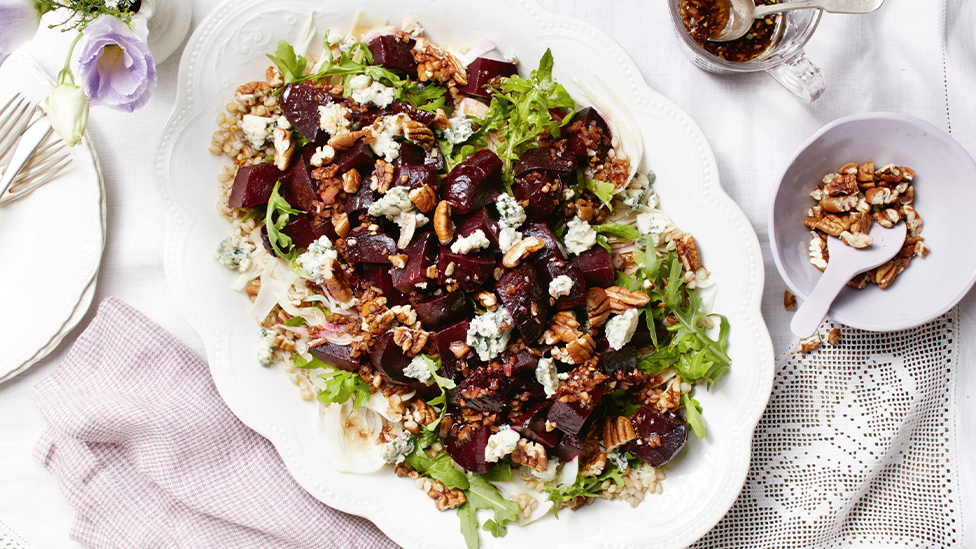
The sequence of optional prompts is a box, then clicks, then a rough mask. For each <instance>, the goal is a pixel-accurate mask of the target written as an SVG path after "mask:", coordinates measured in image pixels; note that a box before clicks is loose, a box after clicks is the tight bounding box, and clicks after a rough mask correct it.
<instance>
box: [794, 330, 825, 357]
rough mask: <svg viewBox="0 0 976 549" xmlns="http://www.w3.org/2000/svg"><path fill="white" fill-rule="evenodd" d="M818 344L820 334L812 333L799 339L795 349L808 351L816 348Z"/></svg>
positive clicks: (803, 351)
mask: <svg viewBox="0 0 976 549" xmlns="http://www.w3.org/2000/svg"><path fill="white" fill-rule="evenodd" d="M819 346H820V334H813V335H812V336H810V337H807V338H804V339H801V340H800V341H799V342H798V343H797V344H796V351H797V352H800V353H809V352H810V351H812V350H814V349H816V348H817V347H819Z"/></svg>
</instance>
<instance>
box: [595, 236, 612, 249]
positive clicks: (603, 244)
mask: <svg viewBox="0 0 976 549" xmlns="http://www.w3.org/2000/svg"><path fill="white" fill-rule="evenodd" d="M596 243H597V244H599V245H600V247H601V248H603V249H604V250H606V251H608V252H610V253H613V250H612V249H610V243H609V242H607V237H605V236H603V235H602V234H598V235H596Z"/></svg>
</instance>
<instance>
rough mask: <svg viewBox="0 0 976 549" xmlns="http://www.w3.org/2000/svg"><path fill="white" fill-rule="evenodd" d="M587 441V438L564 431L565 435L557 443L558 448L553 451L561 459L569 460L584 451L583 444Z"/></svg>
mask: <svg viewBox="0 0 976 549" xmlns="http://www.w3.org/2000/svg"><path fill="white" fill-rule="evenodd" d="M553 432H555V431H553ZM585 442H586V441H585V440H583V439H581V438H579V437H577V436H575V435H570V434H566V433H563V436H562V438H561V439H559V444H558V445H556V449H555V451H554V452H553V453H554V454H556V457H558V458H559V459H561V460H563V461H569V460H571V459H573V458H574V457H576V456H578V455H580V452H582V451H583V444H584V443H585Z"/></svg>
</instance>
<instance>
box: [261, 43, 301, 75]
mask: <svg viewBox="0 0 976 549" xmlns="http://www.w3.org/2000/svg"><path fill="white" fill-rule="evenodd" d="M267 55H268V59H271V61H272V62H273V63H274V64H275V66H276V67H278V70H279V71H280V72H281V76H282V79H283V80H284V81H285V84H293V83H295V82H301V81H302V80H304V79H305V75H304V73H305V66H306V61H305V57H302V56H298V55H295V48H293V47H291V44H289V43H288V42H285V41H284V40H281V41H279V42H278V51H277V52H275V55H271V54H270V53H269V54H267Z"/></svg>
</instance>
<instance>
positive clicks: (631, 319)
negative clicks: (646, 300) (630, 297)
mask: <svg viewBox="0 0 976 549" xmlns="http://www.w3.org/2000/svg"><path fill="white" fill-rule="evenodd" d="M639 317H640V311H639V310H638V309H627V310H626V311H624V312H623V313H622V314H619V315H615V316H614V317H613V318H611V319H610V320H608V321H607V328H606V331H607V342H608V343H609V344H610V346H611V347H613V349H614V350H615V351H619V350H620V349H623V347H624V345H626V344H627V343H628V342H630V338H632V337H634V332H636V331H637V319H638V318H639Z"/></svg>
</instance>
